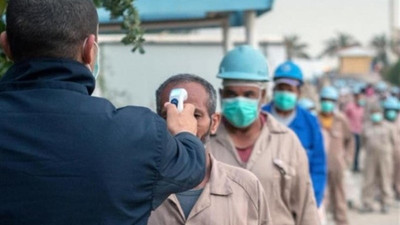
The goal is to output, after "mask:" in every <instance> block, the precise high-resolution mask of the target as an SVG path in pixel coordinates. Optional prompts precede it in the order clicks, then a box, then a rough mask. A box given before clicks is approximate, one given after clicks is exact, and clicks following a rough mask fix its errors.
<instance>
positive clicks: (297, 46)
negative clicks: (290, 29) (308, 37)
mask: <svg viewBox="0 0 400 225" xmlns="http://www.w3.org/2000/svg"><path fill="white" fill-rule="evenodd" d="M284 44H285V47H286V55H287V59H288V60H291V59H293V58H294V57H296V58H304V59H309V58H310V56H309V55H308V54H307V53H306V52H305V49H306V48H307V47H308V45H307V44H306V43H302V42H300V38H299V36H297V35H294V34H292V35H287V36H285V38H284Z"/></svg>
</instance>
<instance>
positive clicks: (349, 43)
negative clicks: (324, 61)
mask: <svg viewBox="0 0 400 225" xmlns="http://www.w3.org/2000/svg"><path fill="white" fill-rule="evenodd" d="M325 45H326V47H325V49H324V50H323V51H322V53H321V54H320V55H319V57H323V56H334V55H336V53H337V52H338V51H340V50H342V49H345V48H348V47H353V46H359V45H360V44H359V42H358V41H357V40H355V38H354V37H353V36H351V35H350V34H346V33H342V32H339V33H337V34H336V36H335V37H333V38H330V39H328V40H327V41H326V42H325Z"/></svg>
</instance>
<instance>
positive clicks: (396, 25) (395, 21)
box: [389, 0, 400, 57]
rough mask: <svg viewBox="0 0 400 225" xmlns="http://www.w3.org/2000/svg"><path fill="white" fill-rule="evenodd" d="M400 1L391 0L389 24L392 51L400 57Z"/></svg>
mask: <svg viewBox="0 0 400 225" xmlns="http://www.w3.org/2000/svg"><path fill="white" fill-rule="evenodd" d="M399 6H400V5H399V1H398V0H389V26H390V37H391V40H392V51H393V52H394V53H395V54H396V55H397V56H398V57H400V37H399V36H400V22H399Z"/></svg>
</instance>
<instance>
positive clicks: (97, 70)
mask: <svg viewBox="0 0 400 225" xmlns="http://www.w3.org/2000/svg"><path fill="white" fill-rule="evenodd" d="M94 44H95V45H96V47H97V54H96V63H95V64H94V68H93V71H92V74H93V76H94V79H97V77H98V76H99V74H100V48H99V45H98V44H97V43H96V42H94Z"/></svg>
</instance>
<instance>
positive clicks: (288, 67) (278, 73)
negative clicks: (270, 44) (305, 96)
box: [274, 61, 303, 83]
mask: <svg viewBox="0 0 400 225" xmlns="http://www.w3.org/2000/svg"><path fill="white" fill-rule="evenodd" d="M281 78H290V79H294V80H298V81H300V83H303V72H301V69H300V67H299V66H298V65H296V64H295V63H293V62H292V61H286V62H284V63H282V64H281V65H279V66H278V68H276V70H275V73H274V80H277V79H281Z"/></svg>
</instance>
